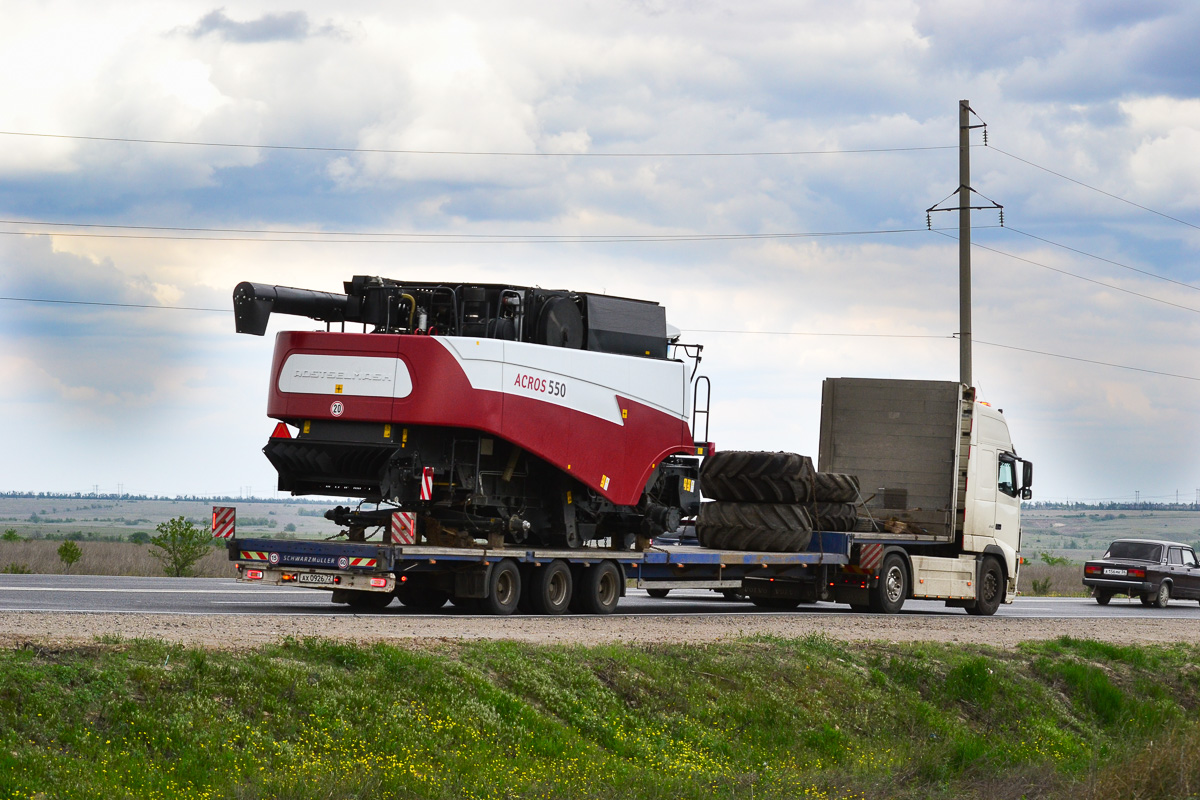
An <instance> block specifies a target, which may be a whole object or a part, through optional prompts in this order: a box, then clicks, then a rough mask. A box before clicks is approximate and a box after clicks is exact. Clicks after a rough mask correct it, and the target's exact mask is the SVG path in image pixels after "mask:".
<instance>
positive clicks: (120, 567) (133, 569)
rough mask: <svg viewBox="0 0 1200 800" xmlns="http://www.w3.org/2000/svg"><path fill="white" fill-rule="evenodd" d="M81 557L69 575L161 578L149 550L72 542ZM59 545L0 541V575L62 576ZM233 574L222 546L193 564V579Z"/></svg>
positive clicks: (159, 566) (40, 541)
mask: <svg viewBox="0 0 1200 800" xmlns="http://www.w3.org/2000/svg"><path fill="white" fill-rule="evenodd" d="M75 544H77V545H78V546H79V549H80V551H81V552H82V555H81V556H80V559H79V561H77V562H76V563H75V564H74V565H73V566H72V567H71V574H73V575H132V576H158V577H162V575H163V566H162V563H161V562H159V561H156V560H155V559H154V558H153V557H151V555H150V546H149V545H145V544H131V543H129V542H86V541H81V542H76V543H75ZM61 545H62V542H58V541H51V540H46V539H34V540H29V541H21V542H7V541H0V573H5V572H12V573H18V574H19V573H23V572H31V573H65V572H66V571H67V569H66V565H65V564H63V562H62V559H60V558H59V555H58V548H59V547H60V546H61ZM236 574H237V573H236V572H235V570H234V567H233V563H232V562H231V561H229V557H228V555H227V554H226V552H225V548H224V546H221V547H213V549H212V552H211V553H208V554H207V555H205V556H204V557H203V558H202V559H201V560H200V561H199V562H197V564H196V575H197V576H199V577H204V578H232V577H234V576H235V575H236Z"/></svg>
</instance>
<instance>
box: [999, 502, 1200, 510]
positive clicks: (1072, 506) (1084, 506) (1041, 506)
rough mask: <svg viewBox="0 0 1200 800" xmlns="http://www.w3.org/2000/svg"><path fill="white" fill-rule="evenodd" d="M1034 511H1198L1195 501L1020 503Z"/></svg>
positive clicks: (1199, 507)
mask: <svg viewBox="0 0 1200 800" xmlns="http://www.w3.org/2000/svg"><path fill="white" fill-rule="evenodd" d="M1021 505H1022V506H1023V507H1024V508H1026V509H1032V510H1034V511H1200V505H1196V504H1195V503H1054V502H1050V501H1041V502H1037V503H1022V504H1021Z"/></svg>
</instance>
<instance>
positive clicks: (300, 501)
mask: <svg viewBox="0 0 1200 800" xmlns="http://www.w3.org/2000/svg"><path fill="white" fill-rule="evenodd" d="M0 498H13V499H27V500H120V501H123V502H133V501H137V500H158V501H163V502H196V503H210V502H211V503H287V504H289V505H329V504H330V503H335V504H336V503H337V502H338V499H337V498H326V497H322V498H319V499H311V498H307V497H279V498H274V497H233V496H231V495H203V494H178V495H175V496H174V497H168V496H167V495H159V494H116V493H115V492H114V493H112V494H104V493H100V494H93V493H91V492H0ZM346 500H347V498H343V501H346ZM349 502H355V501H349Z"/></svg>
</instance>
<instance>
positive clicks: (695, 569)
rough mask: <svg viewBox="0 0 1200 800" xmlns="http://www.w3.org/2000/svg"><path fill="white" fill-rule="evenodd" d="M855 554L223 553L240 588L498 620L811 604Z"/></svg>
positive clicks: (286, 549) (844, 539)
mask: <svg viewBox="0 0 1200 800" xmlns="http://www.w3.org/2000/svg"><path fill="white" fill-rule="evenodd" d="M853 545H854V534H851V533H837V532H827V531H823V532H816V533H814V535H813V537H812V541H811V542H810V545H809V548H808V549H807V550H806V551H804V552H799V553H766V552H745V551H733V550H712V549H708V548H704V547H692V546H671V547H657V546H653V545H651V546H649V547H646V548H645V549H643V550H627V549H620V550H616V549H609V548H604V547H584V548H546V547H534V546H520V545H512V544H500V545H498V546H489V545H486V544H482V543H481V544H478V545H477V546H474V547H436V546H430V545H394V544H387V543H382V542H381V543H370V542H346V541H305V540H293V539H238V538H233V539H230V540H229V542H228V544H227V547H228V553H229V559H230V560H231V561H234V562H235V563H236V565H237V571H238V578H237V579H238V580H239V581H240V582H244V583H259V584H268V585H295V586H300V587H305V588H312V589H323V590H326V591H332V592H334V596H333V599H334V601H335V602H345V603H349V604H350V605H354V606H360V607H367V608H382V607H386V606H387V605H388V604H389V603H390V602H391V600H392V598H393V597H399V598H400V600H401V602H402V603H404V604H405V605H410V606H414V607H416V608H423V609H430V608H431V607H432V608H440V607H441V606H442V605H444V604H445V603H446V601H447V600H452V601H453V602H454V603H455V605H456V606H464V607H466V608H468V609H469V610H472V611H475V610H482V611H485V612H488V613H495V614H508V613H513V612H514V611H518V610H524V611H529V612H533V613H550V614H556V613H563V612H565V611H566V610H567V606H568V604H569V605H570V608H571V610H574V611H579V612H584V613H599V614H607V613H611V612H612V611H613V610H614V609H615V608H616V606H617V602H618V601H619V599H620V597H622V596H624V594H625V590H626V588H627V587H632V588H640V589H647V590H649V591H650V593H651V594H658V595H659V596H661V595H663V594H666V592H668V591H670V590H672V589H712V590H715V591H723V592H729V593H736V594H737V595H739V596H745V597H748V598H749V599H751V600H754V601H756V602H757V603H758V604H759V605H763V606H766V607H774V608H778V607H788V606H792V607H794V606H795V605H796V604H797V603H798V602H800V601H801V600H802V599H809V600H812V601H816V600H818V599H822V598H823V596H826V595H829V592H828V591H826V590H827V588H828V587H830V586H832V585H833V583H835V582H837V581H839V580H840V579H842V578H844V577H845V575H846V574H847V573H846V571H845V568H846V567H847V566H849V565H850V554H851V548H852V547H853ZM559 565H561V566H559ZM514 573H515V575H514ZM547 573H549V574H547ZM555 576H557V577H558V578H559V579H560V581H566V582H567V584H566V586H565V587H564V586H563V585H562V583H561V582H560V584H559V585H558V587H557V591H556V587H555V585H554V581H553V580H552V578H553V577H555ZM855 580H858V578H857V577H856V578H855ZM547 584H549V585H547ZM556 598H557V599H559V600H561V601H562V602H561V603H559V602H555V600H556ZM789 598H795V599H794V601H793V600H790V599H789ZM473 606H478V607H479V608H474V607H473Z"/></svg>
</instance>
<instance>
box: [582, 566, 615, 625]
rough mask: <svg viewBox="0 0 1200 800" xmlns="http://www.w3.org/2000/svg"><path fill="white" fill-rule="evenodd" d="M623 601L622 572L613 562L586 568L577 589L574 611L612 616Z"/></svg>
mask: <svg viewBox="0 0 1200 800" xmlns="http://www.w3.org/2000/svg"><path fill="white" fill-rule="evenodd" d="M620 599H621V572H620V570H618V569H617V568H616V567H615V566H613V563H612V562H611V561H601V562H600V563H599V564H595V565H593V566H590V567H585V568H584V569H583V570H582V571H581V572H580V576H579V586H577V587H576V589H575V603H574V604H573V609H574V610H575V611H578V612H579V613H581V614H611V613H612V612H613V611H614V610H616V608H617V601H619V600H620Z"/></svg>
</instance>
